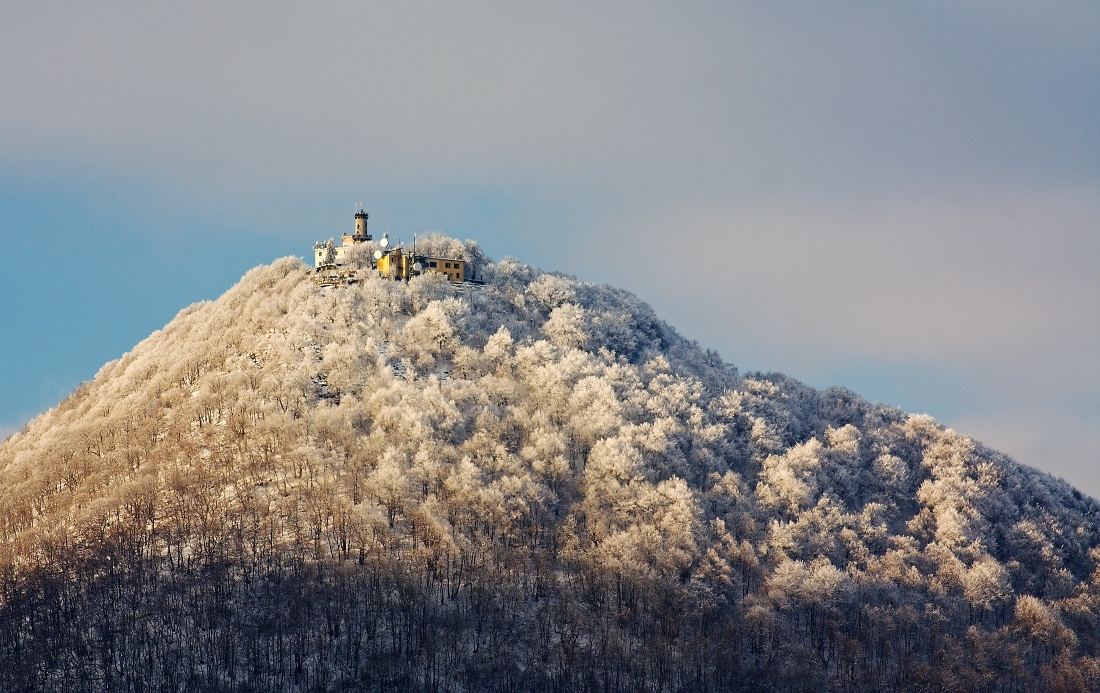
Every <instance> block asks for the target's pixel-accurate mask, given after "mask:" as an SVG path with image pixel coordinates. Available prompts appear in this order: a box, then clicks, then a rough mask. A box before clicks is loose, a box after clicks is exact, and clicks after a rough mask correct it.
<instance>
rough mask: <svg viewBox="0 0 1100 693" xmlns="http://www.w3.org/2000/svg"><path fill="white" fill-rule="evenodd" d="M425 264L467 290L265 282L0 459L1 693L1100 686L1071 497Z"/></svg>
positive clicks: (102, 377)
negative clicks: (462, 281) (459, 281)
mask: <svg viewBox="0 0 1100 693" xmlns="http://www.w3.org/2000/svg"><path fill="white" fill-rule="evenodd" d="M421 243H423V244H424V248H426V249H427V250H424V251H423V252H435V253H438V254H440V255H442V254H448V256H460V257H462V258H464V259H465V260H466V261H467V271H468V272H475V271H476V272H477V274H478V276H479V278H482V279H484V280H485V284H484V285H483V286H473V285H469V284H452V283H450V282H448V281H447V280H446V279H445V278H444V277H442V275H436V274H426V275H423V276H418V277H414V278H413V279H411V280H410V281H408V282H407V283H404V282H395V281H389V280H385V279H380V278H377V277H374V276H371V273H369V272H361V273H360V281H359V282H358V283H355V284H352V285H350V286H336V287H318V286H316V285H315V283H314V281H313V279H312V270H311V269H310V268H308V267H306V266H305V265H303V264H302V263H301V261H299V260H297V259H295V258H286V259H281V260H278V261H276V262H274V263H273V264H271V265H267V266H262V267H257V268H255V269H253V270H251V271H250V272H248V273H247V274H246V275H245V276H244V277H243V278H242V279H241V281H240V282H239V283H238V284H237V285H236V286H234V287H233V288H232V289H230V290H229V291H228V292H226V293H225V294H224V295H223V296H222V297H220V298H219V299H217V300H215V301H208V302H202V303H198V304H195V305H193V306H191V307H189V308H187V309H185V310H183V311H182V312H180V313H179V315H177V316H176V317H175V319H173V320H172V321H171V322H170V323H169V324H168V325H167V326H166V327H165V328H164V329H162V330H159V331H157V332H155V333H153V334H152V335H151V336H149V337H148V338H147V339H145V340H144V341H142V342H141V343H140V344H138V345H137V346H136V347H135V348H134V349H133V350H132V351H131V352H129V353H127V354H125V355H124V356H123V357H122V358H120V359H118V360H116V361H112V362H110V363H108V364H106V365H105V366H104V367H103V368H102V369H101V370H100V372H99V373H98V374H97V375H96V376H95V378H94V379H93V380H91V381H89V382H87V383H85V384H83V385H81V386H80V387H79V388H78V389H77V390H76V391H74V392H73V393H72V394H71V395H70V396H69V397H67V398H66V399H65V400H64V401H62V402H61V403H60V404H59V405H58V406H57V407H56V408H54V409H51V410H49V411H47V412H45V413H44V414H42V415H41V416H39V417H38V418H36V419H34V420H33V421H31V422H30V423H29V424H28V425H27V426H26V427H24V428H23V430H21V431H20V432H18V433H16V434H14V435H13V436H11V437H10V438H9V439H8V440H7V441H5V442H4V443H3V445H2V446H0V690H4V691H133V692H139V691H240V692H244V691H256V692H259V691H318V692H319V691H440V692H442V691H455V692H458V691H502V692H503V691H547V692H550V691H554V692H562V693H566V692H573V691H592V692H593V693H595V692H597V691H598V692H601V693H612V692H623V693H625V692H628V691H630V692H634V691H654V692H658V691H659V692H666V691H667V692H672V691H701V692H710V691H714V692H717V691H990V692H994V691H996V692H1025V691H1089V690H1100V659H1098V658H1100V625H1098V624H1100V528H1098V519H1100V515H1098V512H1100V505H1098V504H1097V502H1096V501H1095V500H1093V499H1091V498H1089V497H1087V496H1084V495H1082V494H1081V493H1080V492H1079V491H1077V490H1075V489H1073V488H1072V487H1070V486H1069V485H1068V484H1066V483H1065V482H1064V481H1061V480H1059V479H1056V478H1053V477H1051V476H1049V475H1047V474H1044V473H1042V472H1039V471H1037V470H1034V469H1031V468H1029V467H1026V466H1023V465H1020V464H1017V463H1016V462H1014V461H1013V460H1011V459H1009V458H1008V457H1006V456H1004V455H1002V454H1000V453H998V452H996V451H994V450H990V449H988V448H986V447H985V446H983V445H982V444H980V443H979V442H977V441H974V440H972V439H971V438H969V437H967V436H965V435H962V434H960V433H957V432H955V431H952V430H950V429H947V428H945V427H943V426H941V425H939V424H938V423H936V422H935V421H934V420H932V419H931V418H930V417H928V416H923V415H910V414H906V413H904V412H902V411H900V410H898V409H896V408H892V407H889V406H886V405H882V404H872V403H870V402H868V401H866V400H864V399H862V398H860V397H859V396H857V395H855V394H854V393H852V392H850V391H848V390H846V389H843V388H833V389H828V390H823V391H821V390H815V389H813V388H810V387H808V386H805V385H803V384H801V383H799V382H797V381H795V380H793V379H791V378H788V377H786V376H783V375H781V374H776V373H768V374H764V373H741V372H740V371H738V370H737V369H736V368H734V367H733V366H731V365H729V364H727V363H725V362H724V361H723V360H722V359H721V358H720V357H719V356H718V355H717V354H716V353H714V352H712V351H707V350H705V349H703V348H701V347H700V346H699V345H698V344H696V343H694V342H691V341H689V340H687V339H685V338H683V337H682V336H680V335H679V334H677V333H676V331H675V330H674V329H672V328H671V327H670V326H669V325H668V324H666V323H665V322H663V321H662V320H660V319H659V318H658V317H657V316H656V315H655V314H654V312H653V311H652V310H651V309H650V308H649V307H648V306H647V305H645V304H644V303H642V302H641V301H640V300H639V299H638V298H636V297H635V296H633V295H632V294H630V293H628V292H625V291H622V290H619V289H616V288H613V287H608V286H597V285H593V284H589V283H586V282H582V281H579V280H577V279H575V278H572V277H568V276H564V275H561V274H557V273H552V272H543V271H541V270H539V269H537V268H534V267H531V266H529V265H526V264H524V263H522V262H520V261H517V260H514V259H510V258H507V259H504V260H500V261H499V262H497V261H493V260H492V259H490V258H488V257H486V256H485V254H484V253H482V251H481V250H480V249H479V248H478V246H477V245H476V244H475V243H473V242H470V241H466V242H460V241H457V240H454V239H449V238H446V237H443V236H438V235H434V236H430V237H427V238H424V239H418V240H417V244H418V249H419V248H420V244H421ZM364 248H365V249H364V250H363V253H364V254H363V256H362V258H364V259H359V260H357V261H359V262H364V261H365V258H366V257H367V256H366V254H365V253H367V252H370V251H371V250H372V248H370V247H369V244H364ZM353 260H355V258H353Z"/></svg>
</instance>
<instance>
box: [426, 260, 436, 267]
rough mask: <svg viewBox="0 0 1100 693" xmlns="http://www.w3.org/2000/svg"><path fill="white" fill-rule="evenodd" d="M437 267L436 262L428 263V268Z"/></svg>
mask: <svg viewBox="0 0 1100 693" xmlns="http://www.w3.org/2000/svg"><path fill="white" fill-rule="evenodd" d="M435 266H436V263H435V260H432V261H431V262H429V263H428V267H435Z"/></svg>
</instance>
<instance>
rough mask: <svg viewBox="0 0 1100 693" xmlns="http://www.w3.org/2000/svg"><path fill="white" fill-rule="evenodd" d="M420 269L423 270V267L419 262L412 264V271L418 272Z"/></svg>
mask: <svg viewBox="0 0 1100 693" xmlns="http://www.w3.org/2000/svg"><path fill="white" fill-rule="evenodd" d="M422 269H424V265H422V264H420V263H419V262H414V263H413V270H415V271H417V272H419V271H420V270H422Z"/></svg>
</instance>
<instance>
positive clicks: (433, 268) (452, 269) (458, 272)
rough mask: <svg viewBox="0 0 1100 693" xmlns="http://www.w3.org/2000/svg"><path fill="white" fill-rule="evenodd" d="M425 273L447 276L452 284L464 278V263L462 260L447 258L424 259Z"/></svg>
mask: <svg viewBox="0 0 1100 693" xmlns="http://www.w3.org/2000/svg"><path fill="white" fill-rule="evenodd" d="M423 264H424V271H425V272H439V273H440V274H445V275H447V278H448V279H450V280H451V281H453V282H460V281H462V280H463V279H464V278H465V277H466V262H465V261H464V260H452V259H451V258H447V257H429V258H424V261H423Z"/></svg>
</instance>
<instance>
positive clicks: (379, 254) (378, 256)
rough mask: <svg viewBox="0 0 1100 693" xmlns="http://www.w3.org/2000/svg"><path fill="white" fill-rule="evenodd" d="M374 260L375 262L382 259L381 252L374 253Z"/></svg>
mask: <svg viewBox="0 0 1100 693" xmlns="http://www.w3.org/2000/svg"><path fill="white" fill-rule="evenodd" d="M374 259H375V260H381V259H382V251H381V250H376V251H374Z"/></svg>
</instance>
